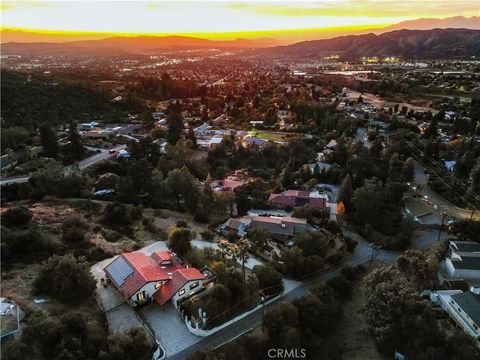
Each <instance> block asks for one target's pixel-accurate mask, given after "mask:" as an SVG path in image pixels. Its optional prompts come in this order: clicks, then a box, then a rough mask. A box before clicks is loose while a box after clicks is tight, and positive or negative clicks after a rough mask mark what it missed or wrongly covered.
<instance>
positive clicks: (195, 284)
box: [190, 281, 199, 290]
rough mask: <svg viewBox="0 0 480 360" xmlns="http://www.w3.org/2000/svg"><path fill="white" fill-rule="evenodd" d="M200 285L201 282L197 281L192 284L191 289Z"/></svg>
mask: <svg viewBox="0 0 480 360" xmlns="http://www.w3.org/2000/svg"><path fill="white" fill-rule="evenodd" d="M198 285H199V282H198V281H196V282H194V283H193V284H192V285H190V290H192V289H195V288H196V287H197V286H198Z"/></svg>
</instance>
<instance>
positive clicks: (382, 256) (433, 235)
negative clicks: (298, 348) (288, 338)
mask: <svg viewBox="0 0 480 360" xmlns="http://www.w3.org/2000/svg"><path fill="white" fill-rule="evenodd" d="M342 232H343V235H344V236H348V237H350V238H351V239H353V240H355V241H357V242H358V244H357V246H356V247H355V252H354V254H353V255H352V257H350V258H349V259H348V260H347V261H346V262H345V263H344V264H342V265H341V266H339V267H337V268H335V269H333V270H331V271H329V272H327V273H324V274H321V275H319V276H315V277H312V278H311V279H309V280H307V281H305V282H303V283H302V284H301V285H300V286H297V287H296V288H294V289H292V290H291V291H289V292H287V293H285V294H284V295H283V296H282V297H281V298H280V299H278V300H277V301H275V302H273V303H270V304H268V305H266V306H265V308H264V309H265V310H270V309H273V308H274V307H275V306H276V305H277V304H278V303H279V302H280V301H291V300H294V299H297V298H300V297H302V296H305V295H307V294H308V293H309V291H310V289H313V288H315V287H317V286H318V285H319V284H321V283H323V282H325V281H327V280H329V279H331V278H333V277H335V276H336V275H338V274H339V273H340V272H341V271H342V269H343V268H345V267H347V266H350V267H355V266H358V265H362V264H366V263H368V262H369V261H370V259H371V257H372V247H371V244H370V243H369V242H368V241H367V240H365V238H363V237H362V236H361V235H359V234H357V233H355V232H352V231H349V230H343V231H342ZM418 235H420V236H419V237H418V239H417V240H416V241H415V242H414V243H412V246H411V248H412V249H418V250H420V249H423V248H425V247H427V246H430V245H431V244H433V243H435V242H436V240H437V236H438V232H437V231H433V232H432V231H424V232H421V233H419V234H418ZM448 237H449V235H448V234H447V233H442V236H441V238H442V239H445V238H448ZM401 254H402V252H400V251H391V250H380V251H379V252H378V254H377V255H376V256H375V259H376V260H380V261H384V262H389V263H395V262H396V261H397V258H398V256H400V255H401ZM261 325H262V309H259V310H257V311H255V312H254V313H252V314H250V315H248V316H246V317H244V318H243V319H241V320H239V321H237V322H235V323H233V324H231V325H230V326H227V327H226V328H224V329H222V330H220V331H218V332H217V333H215V334H214V335H212V336H208V337H205V338H203V339H202V340H200V341H199V342H197V343H195V344H193V345H192V346H190V347H188V348H186V349H184V350H182V351H180V352H179V353H177V354H175V355H172V356H168V358H167V359H168V360H184V359H186V358H188V356H190V355H191V354H193V353H194V352H195V351H200V350H208V349H210V350H213V349H216V348H219V347H221V346H223V345H225V344H227V343H229V342H230V341H233V340H235V339H237V338H238V337H240V336H242V335H243V334H245V333H248V332H250V331H251V330H254V329H256V328H257V327H259V326H261Z"/></svg>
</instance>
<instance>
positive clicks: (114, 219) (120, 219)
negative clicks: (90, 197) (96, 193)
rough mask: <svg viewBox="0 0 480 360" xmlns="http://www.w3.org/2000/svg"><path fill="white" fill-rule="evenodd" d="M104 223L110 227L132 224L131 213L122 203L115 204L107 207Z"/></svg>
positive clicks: (104, 212)
mask: <svg viewBox="0 0 480 360" xmlns="http://www.w3.org/2000/svg"><path fill="white" fill-rule="evenodd" d="M103 221H104V222H105V223H107V224H110V225H120V226H123V225H129V224H130V223H131V222H132V217H131V214H130V212H129V211H128V209H127V206H125V205H124V204H122V203H119V202H114V203H110V204H108V205H107V206H106V207H105V210H104V211H103Z"/></svg>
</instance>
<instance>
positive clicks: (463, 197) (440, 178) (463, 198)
mask: <svg viewBox="0 0 480 360" xmlns="http://www.w3.org/2000/svg"><path fill="white" fill-rule="evenodd" d="M413 155H414V156H415V157H416V156H418V155H416V154H413ZM424 165H425V164H424ZM425 167H427V168H428V166H426V165H425ZM430 170H432V171H433V172H434V173H435V175H437V176H438V174H437V173H436V172H435V170H433V169H432V168H430ZM437 178H438V180H440V181H441V182H442V183H443V184H445V185H446V186H447V187H448V188H449V189H450V190H452V191H453V192H454V193H456V194H457V195H458V196H459V197H460V198H461V199H462V200H463V201H465V203H466V204H468V205H470V206H471V207H472V208H473V209H477V207H476V205H474V204H472V203H471V202H470V201H468V200H467V199H466V198H465V195H464V194H460V193H459V192H458V190H457V189H455V188H453V187H452V185H451V184H449V183H447V182H446V181H444V180H443V179H442V177H441V176H438V177H437ZM475 200H477V201H478V198H477V197H475Z"/></svg>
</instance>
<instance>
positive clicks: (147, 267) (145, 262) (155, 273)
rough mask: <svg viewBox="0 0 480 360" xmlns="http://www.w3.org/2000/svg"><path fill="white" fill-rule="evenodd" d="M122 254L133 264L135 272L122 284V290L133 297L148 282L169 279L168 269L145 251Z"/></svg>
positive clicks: (127, 295)
mask: <svg viewBox="0 0 480 360" xmlns="http://www.w3.org/2000/svg"><path fill="white" fill-rule="evenodd" d="M121 256H123V258H124V259H125V260H126V261H127V262H128V263H129V264H130V265H131V266H132V268H133V270H134V271H133V274H132V276H130V277H128V278H127V279H126V280H125V283H124V284H123V285H122V286H121V290H120V291H121V292H122V293H123V294H124V295H125V296H126V297H128V298H129V297H131V296H132V295H133V294H135V292H137V291H138V290H139V289H140V288H141V287H142V286H144V285H145V284H146V283H148V282H153V281H165V280H168V272H167V271H166V270H167V269H162V268H161V267H160V266H158V265H157V264H156V263H155V261H153V259H151V258H150V257H149V256H147V255H145V254H143V253H139V252H138V253H137V252H133V253H124V254H122V255H121Z"/></svg>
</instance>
